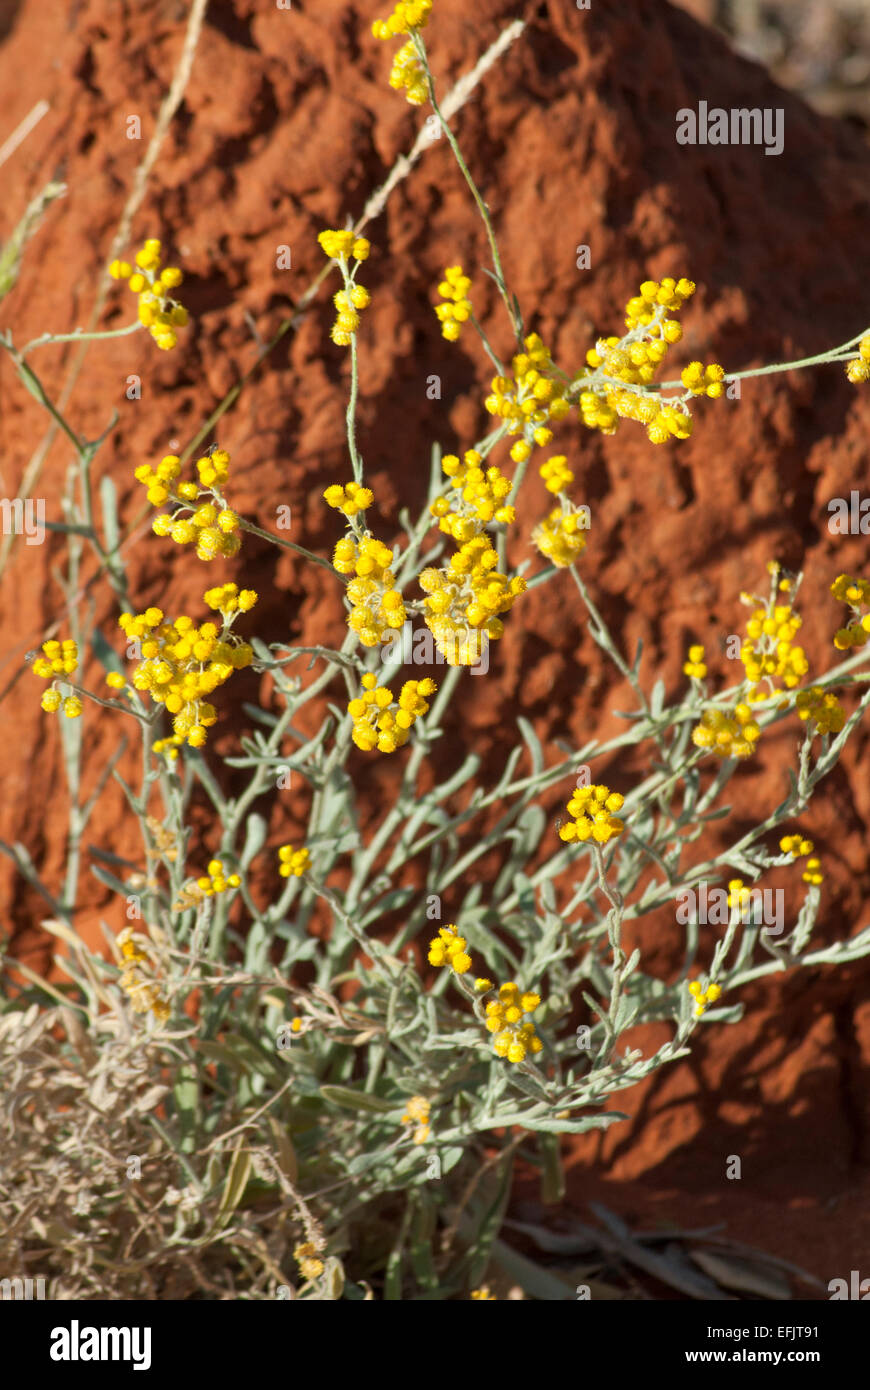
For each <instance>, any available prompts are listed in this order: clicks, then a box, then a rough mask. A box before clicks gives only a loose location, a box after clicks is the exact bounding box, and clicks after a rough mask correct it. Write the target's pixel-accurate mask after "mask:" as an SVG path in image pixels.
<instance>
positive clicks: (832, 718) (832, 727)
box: [795, 685, 846, 734]
mask: <svg viewBox="0 0 870 1390" xmlns="http://www.w3.org/2000/svg"><path fill="white" fill-rule="evenodd" d="M795 705H796V708H797V712H798V718H799V719H803V720H808V721H811V722H812V723H813V724H814V725H815V731H816V733H819V734H838V733H839V732H840V730H841V729H842V727H843V725H844V724H845V722H846V711H845V710H844V709H843V706H842V705H841V704H840V702H839V700H838V699H837V697H836V695H834V694H833V693H832V692H831V691H825V690H823V689H822V687H821V686H820V685H813V686H810V688H809V689H808V690H800V691H798V694H797V697H796V699H795Z"/></svg>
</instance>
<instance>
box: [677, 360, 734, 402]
mask: <svg viewBox="0 0 870 1390" xmlns="http://www.w3.org/2000/svg"><path fill="white" fill-rule="evenodd" d="M724 377H725V368H724V367H720V366H719V363H718V362H711V363H710V365H709V367H705V366H704V364H703V362H690V363H689V365H688V367H684V368H683V370H682V371H681V372H680V380H681V381H682V383H683V385H684V386H685V387H686V390H687V391H691V393H692V395H693V396H709V397H710V399H711V400H713V401H715V400H718V399H719V397H720V396H722V395H724V392H725V387H724V386H723V385H722V382H723V380H724Z"/></svg>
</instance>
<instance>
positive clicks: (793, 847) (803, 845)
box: [779, 835, 813, 859]
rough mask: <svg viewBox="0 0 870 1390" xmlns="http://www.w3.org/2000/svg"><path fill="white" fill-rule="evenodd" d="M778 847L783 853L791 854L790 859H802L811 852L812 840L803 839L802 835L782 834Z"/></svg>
mask: <svg viewBox="0 0 870 1390" xmlns="http://www.w3.org/2000/svg"><path fill="white" fill-rule="evenodd" d="M779 847H780V849H781V850H782V852H783V854H789V855H791V857H792V859H803V858H804V857H805V856H806V855H808V854H812V852H813V842H812V840H805V839H804V838H803V836H802V835H784V836H783V837H782V839H781V840H780V842H779Z"/></svg>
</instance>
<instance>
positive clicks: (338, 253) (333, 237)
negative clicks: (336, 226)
mask: <svg viewBox="0 0 870 1390" xmlns="http://www.w3.org/2000/svg"><path fill="white" fill-rule="evenodd" d="M317 242H318V245H319V246H320V248H321V249H322V250H323V251H324V252H325V254H326V255H327V256H329V258H330V260H333V261H345V262H346V261H347V260H348V258H349V257H351V256H352V257H353V259H354V260H355V261H364V260H366V258H367V257H368V254H369V251H370V250H371V245H370V244H369V242H368V241H367V240H366V238H365V237H364V236H355V235H354V233H353V232H351V231H344V232H337V231H330V230H328V229H327V230H326V231H325V232H321V233H320V234H319V236H318V238H317Z"/></svg>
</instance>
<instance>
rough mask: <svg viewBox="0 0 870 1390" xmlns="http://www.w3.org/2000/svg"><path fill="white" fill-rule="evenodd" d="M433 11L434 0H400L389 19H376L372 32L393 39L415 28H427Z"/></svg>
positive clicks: (376, 36) (377, 36)
mask: <svg viewBox="0 0 870 1390" xmlns="http://www.w3.org/2000/svg"><path fill="white" fill-rule="evenodd" d="M431 13H432V0H398V4H397V5H396V8H395V9H394V10H393V13H392V14H391V15H390V16H389V18H388V19H376V20H375V22H374V24H373V25H372V33H373V34H374V36H375V38H376V39H392V38H395V37H396V36H397V35H398V34H410V33H411V32H412V30H414V29H425V27H426V25H427V24H428V23H429V16H430V14H431Z"/></svg>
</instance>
